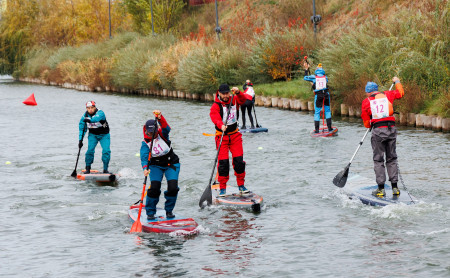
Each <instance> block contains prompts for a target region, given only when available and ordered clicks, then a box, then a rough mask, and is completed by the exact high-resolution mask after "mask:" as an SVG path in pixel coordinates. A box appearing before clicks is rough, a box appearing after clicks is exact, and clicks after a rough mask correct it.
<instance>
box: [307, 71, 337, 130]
mask: <svg viewBox="0 0 450 278" xmlns="http://www.w3.org/2000/svg"><path fill="white" fill-rule="evenodd" d="M314 74H315V75H307V76H305V77H303V79H304V80H306V81H309V82H311V83H312V87H313V90H314V95H315V96H314V110H315V111H314V127H315V133H319V127H320V112H321V111H322V106H325V118H326V120H327V126H328V131H333V127H332V126H331V109H330V93H329V92H328V86H327V83H328V77H326V75H325V71H324V70H323V68H322V64H319V65H318V66H317V69H316V71H315V72H314Z"/></svg>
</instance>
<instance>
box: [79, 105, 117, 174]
mask: <svg viewBox="0 0 450 278" xmlns="http://www.w3.org/2000/svg"><path fill="white" fill-rule="evenodd" d="M78 127H79V130H80V132H79V136H78V140H79V141H78V147H79V148H80V149H81V147H83V137H84V134H86V130H85V129H86V128H87V129H88V130H89V136H88V150H87V151H86V155H85V162H86V172H85V174H90V172H91V165H92V163H93V162H94V154H95V147H96V146H97V144H98V142H100V145H101V146H102V161H103V173H109V172H108V165H109V160H110V159H111V149H110V145H111V138H110V135H109V125H108V121H107V120H106V116H105V113H104V112H103V111H102V110H98V109H97V107H96V104H95V102H94V101H92V100H91V101H88V102H87V103H86V112H85V113H84V114H83V116H81V119H80V123H79V124H78Z"/></svg>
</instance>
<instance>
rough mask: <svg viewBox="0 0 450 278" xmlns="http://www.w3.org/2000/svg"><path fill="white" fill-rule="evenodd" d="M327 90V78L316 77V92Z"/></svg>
mask: <svg viewBox="0 0 450 278" xmlns="http://www.w3.org/2000/svg"><path fill="white" fill-rule="evenodd" d="M326 88H327V77H326V76H325V75H324V76H317V75H316V91H319V90H325V89H326Z"/></svg>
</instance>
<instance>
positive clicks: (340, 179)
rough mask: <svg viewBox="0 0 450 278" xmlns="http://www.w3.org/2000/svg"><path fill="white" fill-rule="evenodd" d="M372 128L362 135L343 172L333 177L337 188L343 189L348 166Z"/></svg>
mask: <svg viewBox="0 0 450 278" xmlns="http://www.w3.org/2000/svg"><path fill="white" fill-rule="evenodd" d="M371 129H372V128H368V129H367V130H366V133H365V134H364V137H363V138H362V139H361V142H359V145H358V148H357V149H356V151H355V153H354V154H353V156H352V158H351V159H350V162H349V163H348V165H347V166H346V167H345V168H344V170H342V171H341V172H339V174H337V175H336V177H334V179H333V183H334V185H336V186H337V187H341V188H342V187H344V186H345V183H346V182H347V177H348V170H349V169H350V164H352V161H353V158H354V157H355V155H356V153H357V152H358V150H359V148H360V147H361V145H362V144H363V142H364V139H365V138H366V136H367V133H369V131H370V130H371Z"/></svg>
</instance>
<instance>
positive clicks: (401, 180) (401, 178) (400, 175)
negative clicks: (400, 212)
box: [397, 162, 416, 204]
mask: <svg viewBox="0 0 450 278" xmlns="http://www.w3.org/2000/svg"><path fill="white" fill-rule="evenodd" d="M397 171H398V176H399V177H400V182H401V183H402V185H403V189H404V190H405V191H406V193H408V196H409V198H410V199H411V202H413V203H414V204H415V203H416V202H414V200H413V198H412V197H411V194H409V191H408V189H407V188H406V185H405V182H404V181H403V177H402V174H401V173H400V166H399V165H398V162H397Z"/></svg>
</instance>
